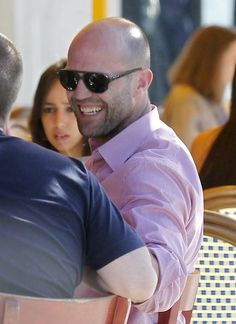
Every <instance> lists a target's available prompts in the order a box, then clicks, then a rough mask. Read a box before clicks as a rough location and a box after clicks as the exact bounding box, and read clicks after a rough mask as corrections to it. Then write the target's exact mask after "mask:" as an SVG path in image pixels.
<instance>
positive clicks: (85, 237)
mask: <svg viewBox="0 0 236 324" xmlns="http://www.w3.org/2000/svg"><path fill="white" fill-rule="evenodd" d="M21 77H22V61H21V57H20V55H19V53H18V52H17V50H16V49H15V47H14V45H13V44H12V43H11V41H9V40H8V39H7V38H6V37H5V36H3V35H1V34H0V127H1V130H0V184H1V185H0V265H1V266H0V292H6V293H15V294H22V295H30V296H43V297H52V298H54V297H55V298H65V297H72V296H73V293H74V289H75V287H76V286H77V285H78V284H79V282H80V281H81V279H82V276H83V274H84V273H85V277H86V278H87V280H88V281H89V282H90V283H91V282H94V286H95V287H96V288H98V289H100V290H103V291H106V292H110V293H114V294H118V295H121V296H125V297H129V298H131V300H132V301H134V302H142V301H144V300H146V299H148V298H149V297H150V296H151V295H152V294H153V291H154V289H155V286H156V283H157V279H156V274H155V271H154V269H153V267H152V262H151V258H150V255H149V252H148V250H147V249H146V247H144V244H143V242H142V241H141V239H140V238H139V237H138V236H137V234H136V233H135V231H134V230H133V229H131V227H130V226H129V225H128V224H127V223H126V222H125V221H124V220H123V218H122V217H121V216H120V214H119V212H118V210H117V209H116V207H115V206H114V205H113V204H112V203H111V202H110V200H109V199H108V198H107V196H106V194H105V192H104V191H103V189H102V188H101V187H100V185H99V184H98V182H97V180H96V179H95V178H94V177H93V176H92V175H91V174H90V173H89V172H88V171H87V170H86V169H85V168H84V166H83V164H82V163H81V162H80V161H77V160H73V159H70V158H68V157H65V156H62V155H60V154H58V153H56V152H53V151H51V150H47V149H45V148H42V147H40V146H38V145H36V144H32V143H29V142H26V141H23V140H22V139H19V138H16V137H11V136H7V135H6V131H5V129H6V120H7V117H8V115H9V111H10V107H11V106H12V104H13V102H14V100H15V98H16V96H17V93H18V90H19V88H20V84H21ZM85 266H86V267H85ZM85 268H86V269H88V271H87V270H86V271H83V270H84V269H85ZM127 269H128V270H129V271H127ZM114 278H115V280H114Z"/></svg>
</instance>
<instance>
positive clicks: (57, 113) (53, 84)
mask: <svg viewBox="0 0 236 324" xmlns="http://www.w3.org/2000/svg"><path fill="white" fill-rule="evenodd" d="M65 66H66V60H65V59H62V60H60V61H58V62H57V63H55V64H53V65H51V66H49V67H48V68H47V69H46V70H45V71H44V72H43V74H42V75H41V77H40V80H39V83H38V86H37V89H36V92H35V96H34V102H33V107H32V112H31V116H30V119H29V129H30V132H31V136H32V141H33V142H34V143H37V144H39V145H41V146H44V147H46V148H49V149H52V150H54V151H58V152H60V153H62V154H64V155H68V156H72V157H75V158H81V157H83V156H88V155H90V149H89V145H88V141H87V139H86V138H85V137H84V136H82V135H81V133H80V132H79V130H78V127H77V121H76V118H75V115H74V113H73V111H72V109H71V107H70V105H69V102H68V99H67V94H66V90H65V89H64V88H63V87H62V86H61V84H60V82H59V80H58V71H59V70H60V69H63V68H64V67H65Z"/></svg>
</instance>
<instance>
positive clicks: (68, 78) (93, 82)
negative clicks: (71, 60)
mask: <svg viewBox="0 0 236 324" xmlns="http://www.w3.org/2000/svg"><path fill="white" fill-rule="evenodd" d="M138 70H142V68H141V67H139V68H135V69H132V70H128V71H125V72H121V73H118V74H114V75H108V74H106V73H99V72H83V71H76V70H66V69H62V70H60V71H58V75H59V80H60V82H61V84H62V86H63V87H64V88H65V89H66V90H67V91H74V90H75V89H76V87H77V85H78V82H79V80H83V82H84V85H85V86H86V88H87V89H88V90H90V91H91V92H95V93H102V92H105V91H106V90H107V89H108V85H109V83H110V82H111V81H113V80H116V79H119V78H121V77H123V76H125V75H127V74H130V73H133V72H135V71H138Z"/></svg>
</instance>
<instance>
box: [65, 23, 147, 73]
mask: <svg viewBox="0 0 236 324" xmlns="http://www.w3.org/2000/svg"><path fill="white" fill-rule="evenodd" d="M84 44H87V45H89V44H90V46H91V47H93V49H98V50H99V49H100V48H101V47H102V46H105V47H106V50H107V51H108V52H112V53H113V57H114V59H115V58H116V59H120V60H121V61H122V62H121V63H122V64H123V65H124V66H126V67H128V68H130V67H143V68H149V67H150V48H149V43H148V40H147V37H146V35H145V34H144V32H143V31H142V30H141V29H140V28H139V27H138V26H137V25H136V24H134V23H133V22H131V21H129V20H127V19H124V18H115V17H114V18H105V19H101V20H97V21H94V22H92V23H90V24H88V25H87V26H86V27H85V28H83V29H82V30H81V31H80V32H79V33H78V34H77V35H76V36H75V38H74V40H73V41H72V44H71V47H70V50H71V49H72V48H73V50H74V49H75V48H76V47H77V46H78V47H80V46H83V45H84ZM70 50H69V55H70Z"/></svg>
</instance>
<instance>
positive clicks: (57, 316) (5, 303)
mask: <svg viewBox="0 0 236 324" xmlns="http://www.w3.org/2000/svg"><path fill="white" fill-rule="evenodd" d="M130 306H131V302H130V300H128V299H126V298H123V297H119V296H114V295H110V296H106V297H99V298H91V299H51V298H50V299H49V298H38V297H26V296H18V295H11V294H0V323H1V324H54V323H55V324H78V323H79V324H95V323H96V324H126V323H127V319H128V315H129V311H130Z"/></svg>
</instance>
